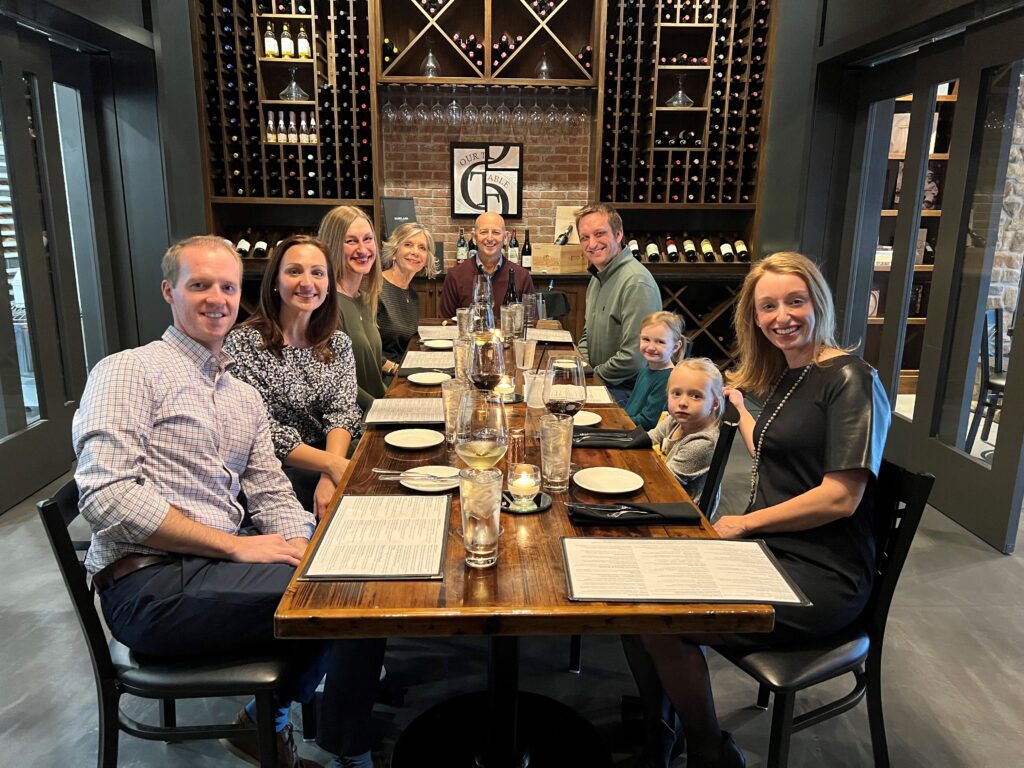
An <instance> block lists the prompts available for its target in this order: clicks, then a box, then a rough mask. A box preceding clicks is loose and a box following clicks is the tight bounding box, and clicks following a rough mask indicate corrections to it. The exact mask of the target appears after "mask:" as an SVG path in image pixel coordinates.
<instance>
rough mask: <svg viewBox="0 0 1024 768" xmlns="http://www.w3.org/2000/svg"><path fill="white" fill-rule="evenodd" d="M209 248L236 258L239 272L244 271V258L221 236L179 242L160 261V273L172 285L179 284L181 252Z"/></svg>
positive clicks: (204, 236) (194, 236) (195, 237)
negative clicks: (196, 248)
mask: <svg viewBox="0 0 1024 768" xmlns="http://www.w3.org/2000/svg"><path fill="white" fill-rule="evenodd" d="M194 247H200V248H208V249H210V250H211V251H212V250H217V249H222V250H224V251H225V252H227V253H230V254H231V255H232V256H234V257H235V261H237V262H238V271H239V272H241V271H242V257H241V256H239V255H238V251H236V250H235V247H234V246H233V245H232V244H231V243H230V242H229V241H227V240H225V239H224V238H223V237H220V236H219V235H193V236H192V237H187V238H185V239H184V240H179V241H178V242H176V243H175V244H174V245H172V246H171V247H170V248H168V249H167V251H166V253H164V256H163V258H162V259H161V260H160V271H161V272H162V273H163V278H164V280H166V281H167V282H168V283H170V284H171V285H177V284H178V274H179V273H180V272H181V252H182V251H184V250H185V249H186V248H194Z"/></svg>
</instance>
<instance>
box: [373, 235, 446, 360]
mask: <svg viewBox="0 0 1024 768" xmlns="http://www.w3.org/2000/svg"><path fill="white" fill-rule="evenodd" d="M381 266H382V267H384V273H383V276H384V282H383V283H382V284H381V291H380V303H379V304H378V305H377V327H378V328H380V338H381V342H382V344H383V347H384V357H385V358H387V359H388V360H390V361H392V362H393V363H395V364H396V365H398V364H399V363H401V362H402V358H403V357H404V356H405V350H406V347H408V346H409V339H411V338H412V337H413V335H414V334H415V333H416V328H417V326H418V325H419V319H420V301H419V297H418V296H417V295H416V291H414V290H413V289H412V288H411V287H410V283H412V279H413V278H414V277H416V275H417V274H418V273H419V272H420V271H421V270H423V269H424V268H426V276H427V277H434V276H435V275H436V274H437V268H436V262H435V261H434V238H433V237H431V236H430V232H428V231H427V228H426V227H424V226H423V225H422V224H417V223H416V222H415V221H409V222H406V223H405V224H402V225H401V226H399V227H398V228H397V229H395V231H394V232H392V233H391V237H389V238H388V239H387V241H386V242H385V243H384V246H383V247H382V248H381Z"/></svg>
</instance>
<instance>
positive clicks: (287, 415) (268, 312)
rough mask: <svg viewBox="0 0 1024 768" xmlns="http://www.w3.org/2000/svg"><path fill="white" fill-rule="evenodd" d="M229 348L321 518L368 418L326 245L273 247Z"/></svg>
mask: <svg viewBox="0 0 1024 768" xmlns="http://www.w3.org/2000/svg"><path fill="white" fill-rule="evenodd" d="M224 350H225V351H226V352H227V353H228V354H229V355H231V357H232V358H233V359H234V361H235V366H234V368H233V369H232V373H233V374H234V375H235V376H236V377H237V378H239V379H241V380H242V381H245V382H248V383H249V384H251V385H252V386H254V387H255V388H256V389H257V390H258V391H259V393H260V395H261V396H262V397H263V402H264V403H266V405H267V411H268V413H269V415H270V436H271V438H272V439H273V441H274V450H275V451H276V452H277V455H278V458H280V459H281V462H282V463H283V464H284V465H285V472H286V474H288V476H289V478H290V479H291V481H292V485H293V487H294V488H295V492H296V495H297V496H298V497H299V501H300V502H302V504H303V506H304V507H305V508H306V509H309V510H310V511H312V512H314V513H315V514H316V516H317V518H318V519H319V518H320V517H321V516H322V515H323V513H324V512H325V510H326V507H327V503H328V501H330V499H331V496H332V495H333V494H334V490H335V488H336V487H337V485H338V483H339V482H340V481H341V476H342V475H343V474H344V472H345V469H346V467H347V466H348V459H347V458H345V456H346V453H347V452H348V448H349V444H350V443H351V441H352V437H353V435H355V434H357V433H358V431H359V425H360V420H361V418H362V413H361V411H360V410H359V406H358V405H357V404H356V377H355V372H354V371H355V362H354V359H353V356H352V342H351V341H350V340H349V337H348V336H346V335H345V334H344V333H342V332H341V331H339V330H338V308H337V298H336V294H335V291H334V278H333V270H332V268H331V260H330V257H329V256H328V251H327V246H326V245H324V244H323V243H322V242H321V241H320V240H317V239H316V238H315V237H309V236H308V235H293V236H292V237H288V238H286V239H284V240H282V241H281V242H280V243H279V244H278V245H277V247H275V248H274V250H273V253H272V254H271V258H270V262H269V264H268V265H267V269H266V271H265V272H264V273H263V284H262V286H261V288H260V306H259V309H257V310H256V312H255V313H253V315H251V316H250V317H249V319H248V320H246V321H245V322H244V323H242V324H241V325H240V326H239V327H238V328H236V329H235V330H233V331H231V333H230V334H228V337H227V340H226V341H225V342H224Z"/></svg>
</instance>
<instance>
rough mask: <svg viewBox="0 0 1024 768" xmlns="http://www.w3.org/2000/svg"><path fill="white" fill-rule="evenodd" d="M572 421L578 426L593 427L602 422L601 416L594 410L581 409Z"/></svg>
mask: <svg viewBox="0 0 1024 768" xmlns="http://www.w3.org/2000/svg"><path fill="white" fill-rule="evenodd" d="M572 423H573V425H574V426H577V427H592V426H594V425H595V424H600V423H601V417H600V416H599V415H598V414H596V413H594V412H593V411H580V412H579V413H577V414H576V415H575V416H573V417H572Z"/></svg>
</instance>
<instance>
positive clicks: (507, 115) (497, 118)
mask: <svg viewBox="0 0 1024 768" xmlns="http://www.w3.org/2000/svg"><path fill="white" fill-rule="evenodd" d="M511 123H512V111H511V110H510V109H509V108H508V107H507V106H506V105H505V97H504V96H502V98H501V104H500V105H499V106H498V109H497V111H495V113H494V124H495V126H496V127H498V128H508V126H509V125H510V124H511Z"/></svg>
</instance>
